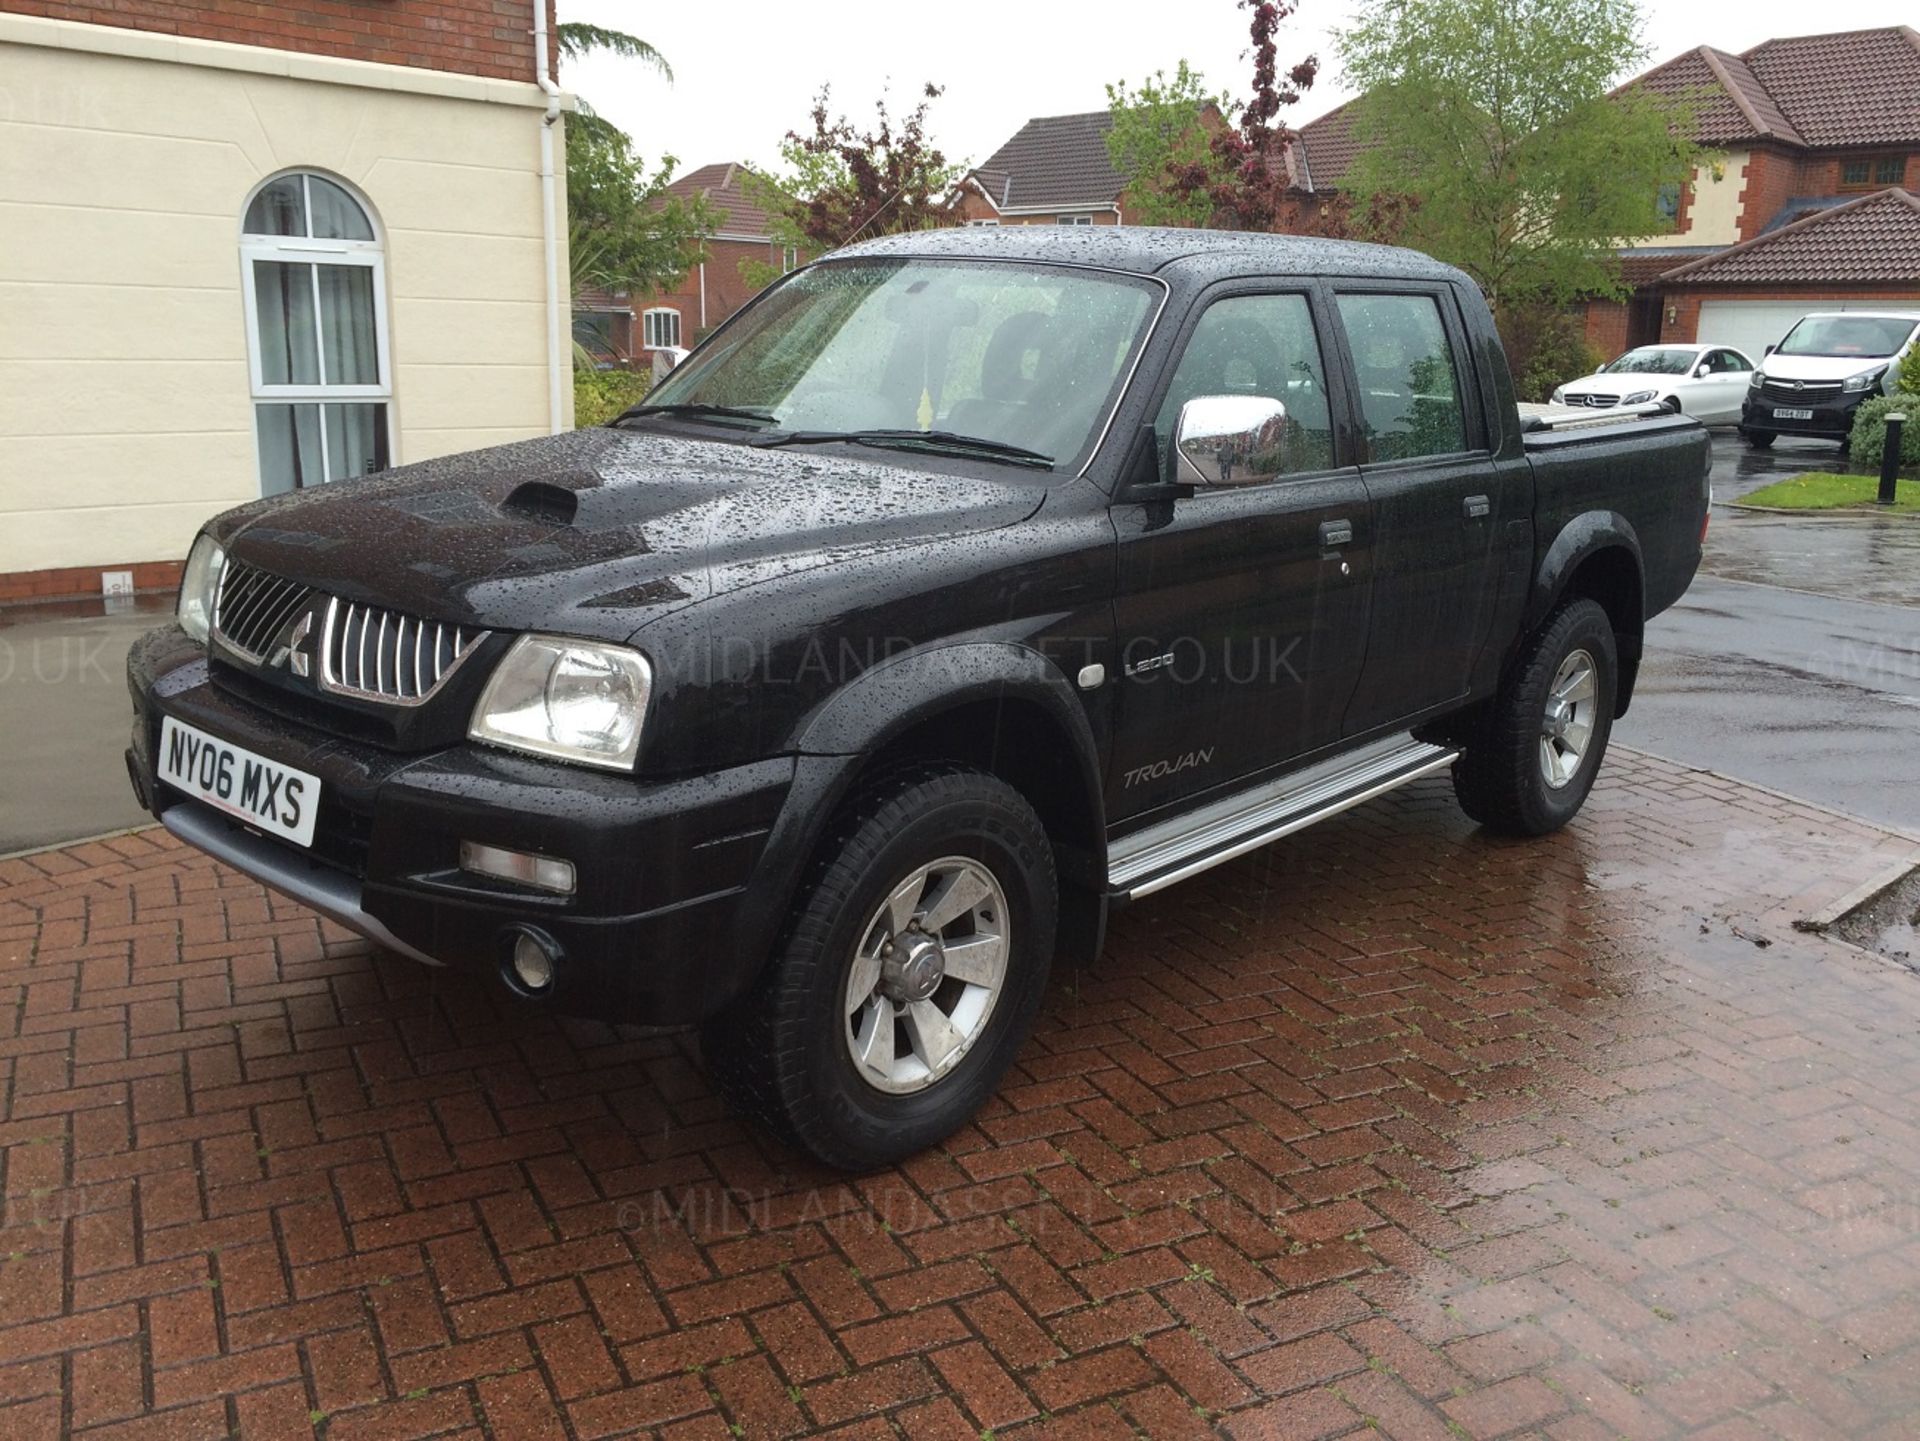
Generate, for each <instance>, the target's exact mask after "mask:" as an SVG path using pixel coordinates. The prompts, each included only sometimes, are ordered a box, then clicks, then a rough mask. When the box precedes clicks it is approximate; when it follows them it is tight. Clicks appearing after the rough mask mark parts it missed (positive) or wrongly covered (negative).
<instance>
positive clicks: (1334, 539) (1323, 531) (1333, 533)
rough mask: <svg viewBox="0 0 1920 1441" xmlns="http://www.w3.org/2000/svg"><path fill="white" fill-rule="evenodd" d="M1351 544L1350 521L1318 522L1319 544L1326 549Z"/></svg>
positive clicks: (1351, 527) (1351, 530) (1351, 531)
mask: <svg viewBox="0 0 1920 1441" xmlns="http://www.w3.org/2000/svg"><path fill="white" fill-rule="evenodd" d="M1352 543H1353V522H1352V521H1350V520H1323V521H1321V522H1320V544H1321V545H1323V546H1327V547H1332V546H1336V545H1351V544H1352Z"/></svg>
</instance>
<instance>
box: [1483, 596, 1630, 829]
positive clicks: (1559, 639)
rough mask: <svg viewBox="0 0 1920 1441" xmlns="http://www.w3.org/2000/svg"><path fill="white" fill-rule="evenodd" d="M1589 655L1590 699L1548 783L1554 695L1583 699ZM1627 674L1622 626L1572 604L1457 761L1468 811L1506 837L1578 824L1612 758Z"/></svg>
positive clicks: (1531, 642) (1523, 662)
mask: <svg viewBox="0 0 1920 1441" xmlns="http://www.w3.org/2000/svg"><path fill="white" fill-rule="evenodd" d="M1582 656H1584V657H1585V673H1586V674H1588V675H1589V676H1590V685H1589V686H1588V689H1589V691H1590V694H1589V695H1588V696H1587V697H1586V699H1585V700H1584V702H1576V704H1575V705H1574V707H1573V710H1572V712H1571V713H1570V715H1569V716H1567V717H1566V719H1567V720H1568V722H1569V724H1568V725H1567V726H1566V728H1565V730H1564V731H1563V732H1562V733H1561V737H1560V739H1558V740H1553V741H1551V744H1552V758H1553V762H1554V764H1555V769H1556V774H1555V776H1554V778H1553V779H1549V776H1548V769H1547V768H1548V763H1549V762H1548V754H1547V753H1548V746H1549V743H1550V737H1549V736H1548V735H1547V734H1546V733H1545V729H1544V728H1545V726H1546V724H1547V718H1548V709H1549V700H1550V693H1551V692H1552V691H1553V690H1554V689H1555V686H1556V682H1559V683H1560V684H1559V688H1560V689H1561V690H1562V691H1563V692H1567V693H1568V694H1569V695H1570V696H1571V695H1575V694H1577V693H1578V691H1579V690H1580V686H1579V676H1580V674H1581V673H1582V668H1581V665H1580V662H1579V661H1578V660H1577V658H1578V657H1582ZM1619 673H1620V671H1619V656H1618V652H1617V649H1616V647H1615V643H1614V636H1613V624H1612V622H1611V621H1609V620H1608V619H1607V613H1606V611H1604V610H1602V609H1601V608H1600V605H1599V603H1598V602H1597V601H1592V600H1585V599H1581V600H1573V601H1569V602H1567V603H1566V604H1565V605H1563V606H1561V607H1560V609H1558V610H1557V611H1555V612H1554V613H1553V614H1552V615H1551V616H1549V617H1548V618H1547V621H1546V623H1545V624H1544V625H1542V626H1541V627H1540V628H1539V629H1538V630H1537V631H1535V632H1534V633H1533V635H1532V636H1531V637H1529V638H1528V640H1527V641H1526V643H1525V644H1524V645H1523V646H1522V647H1521V651H1520V655H1519V657H1518V659H1516V661H1515V662H1514V665H1513V667H1512V669H1511V670H1510V671H1509V672H1508V675H1507V678H1506V680H1505V681H1503V682H1502V684H1501V687H1500V692H1499V694H1498V695H1496V696H1495V697H1494V699H1493V701H1492V702H1491V703H1490V704H1489V706H1488V707H1487V710H1486V713H1485V714H1484V715H1483V716H1482V717H1481V718H1480V721H1479V724H1478V726H1477V727H1476V728H1475V731H1474V733H1473V734H1472V735H1471V736H1469V737H1468V739H1467V746H1466V752H1465V754H1463V755H1462V756H1461V757H1460V759H1459V760H1457V761H1455V762H1454V765H1453V791H1454V795H1455V796H1457V797H1458V798H1459V801H1460V808H1461V809H1462V810H1464V811H1465V812H1466V813H1467V814H1468V815H1469V816H1471V817H1473V819H1474V820H1476V821H1478V822H1480V824H1481V825H1483V826H1485V827H1486V828H1487V829H1488V830H1490V831H1496V832H1499V833H1501V834H1504V835H1516V836H1543V835H1546V834H1548V833H1549V832H1552V831H1557V830H1559V829H1560V827H1562V826H1564V825H1565V824H1566V823H1567V822H1568V821H1570V820H1572V819H1573V818H1574V816H1575V815H1577V814H1578V813H1579V811H1580V807H1581V806H1582V805H1583V804H1584V803H1585V802H1586V799H1587V793H1588V792H1589V791H1590V790H1592V789H1593V778H1594V776H1595V775H1596V774H1597V773H1598V772H1599V769H1600V762H1601V760H1602V758H1603V757H1604V756H1605V755H1606V750H1607V739H1608V737H1609V736H1610V735H1611V734H1612V733H1613V707H1614V697H1615V694H1616V686H1617V683H1618V676H1619ZM1583 705H1584V709H1582V706H1583ZM1582 723H1584V724H1585V725H1586V727H1587V729H1586V731H1585V732H1584V740H1582V741H1581V742H1580V744H1579V745H1578V747H1577V760H1575V759H1573V755H1574V749H1573V748H1572V747H1571V744H1570V743H1571V742H1572V740H1573V738H1574V735H1575V732H1576V730H1577V728H1578V726H1579V725H1580V724H1582Z"/></svg>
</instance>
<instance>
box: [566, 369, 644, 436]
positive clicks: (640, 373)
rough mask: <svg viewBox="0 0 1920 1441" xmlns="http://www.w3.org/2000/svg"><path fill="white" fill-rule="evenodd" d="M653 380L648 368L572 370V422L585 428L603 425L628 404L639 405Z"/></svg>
mask: <svg viewBox="0 0 1920 1441" xmlns="http://www.w3.org/2000/svg"><path fill="white" fill-rule="evenodd" d="M652 384H653V374H652V372H651V371H647V370H578V369H576V370H575V371H574V372H573V423H574V426H575V428H577V429H580V430H585V429H586V428H587V427H588V426H592V425H605V424H606V423H607V422H608V421H609V420H612V419H613V418H614V417H615V416H616V415H618V414H619V413H620V412H621V411H623V410H625V409H626V408H627V407H628V406H630V405H638V404H639V403H640V402H641V400H643V399H644V398H645V397H646V394H647V390H648V388H649V387H650V386H651V385H652Z"/></svg>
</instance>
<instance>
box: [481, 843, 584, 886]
mask: <svg viewBox="0 0 1920 1441" xmlns="http://www.w3.org/2000/svg"><path fill="white" fill-rule="evenodd" d="M460 869H461V870H463V871H472V872H473V873H474V874H475V875H477V876H492V877H493V878H494V879H495V880H497V881H512V882H513V883H514V884H515V885H519V886H531V887H533V889H535V890H537V891H552V892H553V893H554V894H555V895H560V896H570V895H572V894H573V885H574V880H573V862H572V861H563V860H561V859H559V858H558V857H557V856H536V855H530V854H528V853H527V852H526V851H510V850H506V849H504V848H503V847H500V846H483V845H481V844H480V843H479V842H478V841H462V842H460Z"/></svg>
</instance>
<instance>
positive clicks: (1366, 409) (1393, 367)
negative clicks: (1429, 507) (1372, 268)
mask: <svg viewBox="0 0 1920 1441" xmlns="http://www.w3.org/2000/svg"><path fill="white" fill-rule="evenodd" d="M1338 303H1339V306H1340V322H1341V324H1342V325H1344V326H1345V327H1346V330H1347V345H1348V347H1349V348H1350V349H1351V350H1352V352H1353V368H1354V377H1355V379H1356V380H1357V381H1358V382H1359V386H1360V418H1361V423H1362V428H1363V429H1364V431H1365V433H1366V438H1367V457H1366V458H1367V459H1369V460H1375V461H1383V460H1414V459H1417V458H1418V457H1420V456H1423V455H1452V454H1455V453H1457V452H1459V451H1463V450H1465V449H1466V448H1467V428H1466V417H1465V415H1464V413H1463V412H1462V411H1461V408H1460V381H1459V371H1458V368H1457V367H1456V366H1455V365H1454V360H1453V347H1452V345H1451V344H1450V343H1449V342H1448V340H1447V327H1446V323H1445V322H1444V321H1443V320H1442V319H1441V318H1440V305H1439V302H1438V301H1436V300H1435V299H1434V298H1433V297H1432V296H1430V295H1342V296H1340V297H1339V298H1338Z"/></svg>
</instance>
